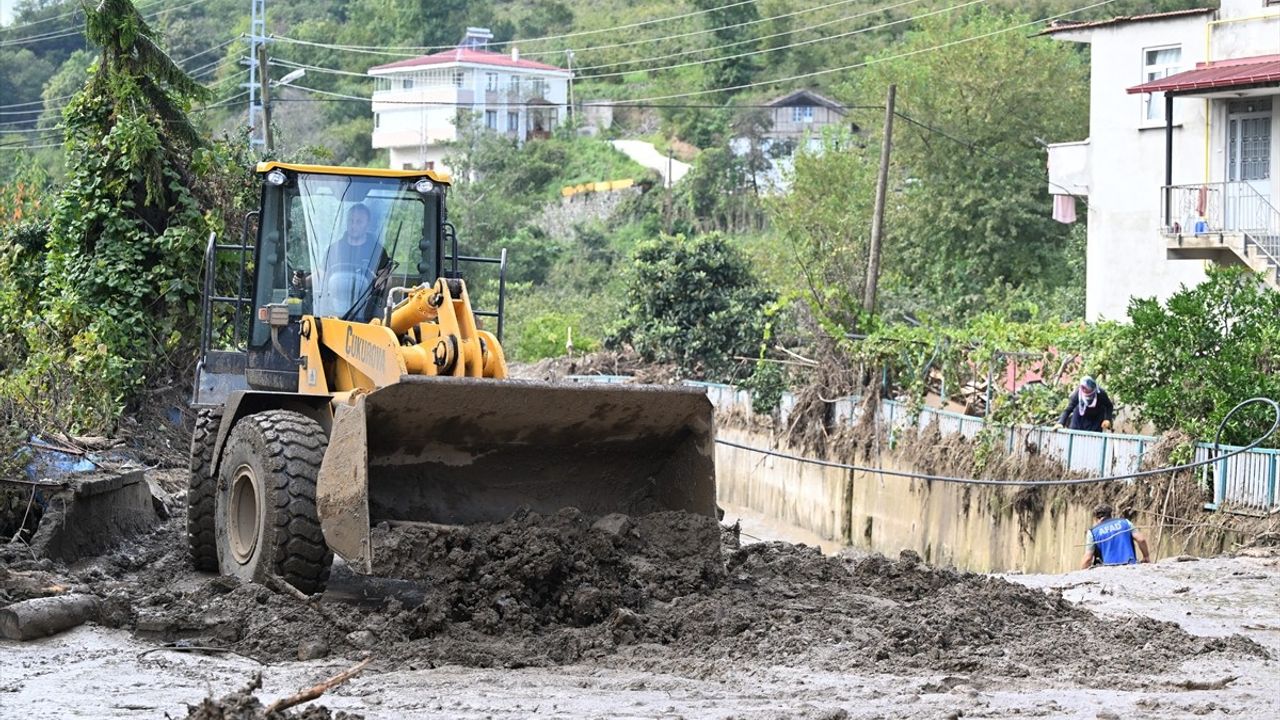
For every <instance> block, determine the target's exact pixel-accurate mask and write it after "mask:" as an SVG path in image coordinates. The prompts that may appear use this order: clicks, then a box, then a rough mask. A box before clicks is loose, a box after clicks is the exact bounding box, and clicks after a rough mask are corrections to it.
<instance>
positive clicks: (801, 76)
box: [635, 0, 1115, 103]
mask: <svg viewBox="0 0 1280 720" xmlns="http://www.w3.org/2000/svg"><path fill="white" fill-rule="evenodd" d="M1113 2H1115V0H1100V1H1099V2H1095V3H1092V4H1090V5H1085V6H1083V7H1078V8H1076V9H1074V10H1068V11H1066V12H1062V13H1058V14H1056V15H1050V16H1048V17H1044V18H1040V19H1038V20H1030V21H1027V22H1022V23H1018V24H1016V25H1009V26H1007V27H1004V28H1001V29H999V30H993V31H991V32H987V33H982V34H980V35H974V36H972V37H967V38H960V39H958V40H952V41H949V42H945V43H941V44H939V45H933V46H930V47H926V48H917V49H915V50H911V51H909V52H904V53H899V54H897V55H890V56H886V57H881V58H872V59H870V60H865V61H863V62H860V63H854V64H852V65H842V66H840V67H833V68H823V69H821V70H813V71H811V72H807V73H800V74H798V75H790V76H788V77H781V78H772V79H770V80H757V81H755V82H749V83H742V84H740V85H731V86H726V87H719V88H707V89H705V90H690V91H687V92H682V93H669V94H667V95H654V96H652V97H646V98H638V99H637V100H636V101H635V102H638V103H646V102H654V101H657V100H678V99H680V98H686V97H697V96H699V95H710V94H712V93H720V92H730V91H734V90H746V89H748V88H753V87H760V86H763V85H774V84H777V83H785V82H791V81H793V80H805V79H808V78H813V77H819V76H822V75H830V74H831V73H837V72H844V71H847V70H857V69H859V68H864V67H868V66H871V65H877V64H879V63H883V62H889V61H892V60H902V59H904V58H908V57H913V56H915V55H922V54H924V53H928V52H934V51H937V50H945V49H946V48H949V47H954V46H956V45H963V44H965V43H970V42H974V41H976V40H984V39H986V38H989V37H994V36H996V35H1003V34H1004V33H1008V32H1013V31H1014V30H1020V29H1022V28H1026V27H1030V26H1032V25H1040V24H1042V23H1046V22H1050V21H1052V20H1057V19H1060V18H1064V17H1067V16H1069V15H1075V14H1077V13H1082V12H1084V11H1086V10H1092V9H1094V8H1099V7H1102V6H1104V5H1110V4H1111V3H1113Z"/></svg>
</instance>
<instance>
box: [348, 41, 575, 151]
mask: <svg viewBox="0 0 1280 720" xmlns="http://www.w3.org/2000/svg"><path fill="white" fill-rule="evenodd" d="M492 38H493V34H492V33H491V32H489V30H488V29H485V28H467V34H466V37H464V38H463V40H462V42H461V43H459V45H458V47H457V48H454V49H452V50H445V51H443V52H438V53H434V54H431V55H423V56H421V57H416V58H410V59H407V60H400V61H397V62H393V63H387V64H385V65H378V66H376V67H372V68H369V70H368V74H369V75H371V76H373V77H375V78H377V80H376V86H375V88H374V91H373V147H374V149H382V148H386V149H388V150H389V151H390V155H391V162H390V165H391V167H392V168H395V169H406V170H409V169H424V168H425V169H433V170H440V171H443V172H449V168H448V167H446V166H445V164H444V156H445V152H446V151H445V148H444V143H447V142H449V141H452V140H455V139H457V137H458V134H457V128H458V123H459V122H460V121H465V119H466V118H467V116H468V114H471V117H473V118H474V119H475V121H477V122H479V123H482V124H483V125H484V127H485V128H487V129H488V130H491V131H493V132H499V133H505V134H507V135H509V136H511V137H513V138H516V139H518V140H519V141H520V142H524V141H526V140H531V139H536V138H539V137H546V136H548V135H550V133H551V132H552V131H553V130H555V129H556V128H557V127H558V126H559V125H560V123H561V122H563V121H564V118H565V117H566V112H567V109H568V108H567V101H568V94H569V92H568V87H569V78H570V76H571V73H570V72H569V71H568V70H565V69H563V68H560V67H556V66H555V65H548V64H547V63H543V62H538V61H535V60H529V59H526V58H521V57H520V52H519V50H518V49H516V48H515V47H514V46H512V47H511V50H510V52H501V53H500V52H492V51H490V50H488V43H489V41H490V40H491V39H492Z"/></svg>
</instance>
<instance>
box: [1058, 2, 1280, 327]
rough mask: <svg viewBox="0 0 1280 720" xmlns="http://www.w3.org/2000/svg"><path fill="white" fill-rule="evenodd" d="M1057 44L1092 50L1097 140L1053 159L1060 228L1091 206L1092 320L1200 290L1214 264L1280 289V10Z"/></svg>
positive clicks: (1176, 16)
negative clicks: (1144, 300)
mask: <svg viewBox="0 0 1280 720" xmlns="http://www.w3.org/2000/svg"><path fill="white" fill-rule="evenodd" d="M1045 34H1047V35H1050V36H1051V37H1053V38H1055V39H1058V40H1064V41H1068V42H1079V43H1087V44H1088V45H1089V47H1090V63H1091V72H1090V77H1091V80H1090V82H1091V86H1090V94H1089V97H1090V100H1089V102H1090V107H1089V137H1088V138H1087V139H1084V140H1079V141H1076V142H1064V143H1058V144H1054V145H1050V146H1049V192H1050V193H1053V194H1054V195H1055V196H1056V197H1055V205H1054V213H1055V217H1058V218H1059V219H1061V220H1064V221H1065V220H1071V219H1072V218H1074V216H1075V212H1074V205H1075V199H1076V198H1082V199H1084V200H1085V202H1086V203H1087V205H1086V207H1087V213H1088V221H1089V228H1088V250H1087V256H1086V278H1085V287H1086V300H1085V305H1086V314H1087V317H1088V319H1090V320H1095V319H1098V318H1107V319H1122V318H1124V317H1126V315H1127V308H1128V305H1129V300H1130V298H1132V297H1153V296H1154V297H1158V298H1160V299H1164V298H1167V297H1168V296H1169V295H1171V294H1173V293H1174V292H1176V291H1177V290H1178V288H1179V286H1181V285H1183V284H1187V285H1194V284H1196V283H1198V282H1200V281H1201V280H1202V279H1203V278H1204V261H1205V260H1213V261H1216V262H1219V263H1221V264H1244V265H1249V266H1251V267H1253V268H1255V269H1257V270H1259V271H1262V272H1264V273H1265V276H1266V278H1267V282H1269V283H1270V284H1272V285H1274V286H1276V287H1277V288H1280V210H1278V208H1280V182H1276V181H1275V180H1274V178H1275V177H1276V176H1277V175H1278V174H1280V153H1277V152H1276V151H1275V143H1274V141H1273V138H1275V137H1277V136H1280V0H1222V3H1221V8H1209V7H1206V8H1198V9H1190V10H1178V11H1174V12H1165V13H1156V14H1150V15H1136V16H1129V17H1117V18H1112V19H1110V20H1099V21H1091V22H1069V23H1057V24H1055V25H1052V26H1050V27H1049V28H1048V29H1047V30H1046V31H1045Z"/></svg>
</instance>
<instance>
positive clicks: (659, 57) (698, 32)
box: [528, 0, 922, 77]
mask: <svg viewBox="0 0 1280 720" xmlns="http://www.w3.org/2000/svg"><path fill="white" fill-rule="evenodd" d="M855 1H856V0H841V1H840V2H834V3H829V4H827V5H821V6H819V7H815V8H810V9H808V10H798V11H796V12H791V13H787V14H785V15H775V16H773V17H771V18H762V19H760V20H751V21H748V22H743V23H738V24H736V25H726V26H724V27H720V28H706V29H703V30H694V31H691V32H687V33H680V34H678V35H668V36H667V37H661V38H646V39H643V40H631V41H628V42H624V43H617V44H615V45H602V46H599V47H595V48H574V52H582V53H585V52H590V51H592V50H603V49H608V48H615V47H625V46H628V45H638V44H640V43H647V42H662V41H664V40H674V39H676V38H681V37H687V36H690V35H701V34H703V33H709V32H717V31H720V30H731V29H734V28H739V27H743V26H745V25H751V24H754V23H759V22H768V21H770V20H778V19H781V18H786V17H791V16H793V15H799V14H801V13H808V12H814V11H817V10H823V9H826V8H830V7H834V6H836V5H844V4H846V3H849V2H855ZM921 1H922V0H903V2H900V3H898V4H896V5H889V6H887V7H884V8H875V9H872V10H863V11H862V12H859V13H854V14H853V15H845V16H843V17H838V18H836V19H834V20H825V21H823V22H820V23H817V24H815V25H809V26H807V27H803V28H798V29H794V30H783V31H781V32H776V33H773V34H772V35H761V36H759V37H751V38H746V39H744V40H737V41H734V42H731V43H726V44H724V45H720V46H718V47H716V48H693V49H690V50H682V51H681V52H677V53H670V54H667V55H657V56H654V57H650V58H645V59H642V60H620V61H618V62H614V63H601V64H599V65H586V66H582V67H579V68H577V69H578V70H596V69H599V68H604V67H615V66H617V65H633V64H636V63H641V62H649V61H651V60H666V59H667V58H673V57H680V56H682V55H690V54H692V53H699V52H708V51H710V50H713V49H724V48H730V47H734V46H735V45H743V44H746V43H755V42H760V41H762V40H771V39H773V38H776V37H783V36H785V35H791V34H792V33H799V32H807V31H810V30H817V29H818V28H823V27H826V26H828V25H835V24H836V23H842V22H845V21H847V20H856V19H857V18H860V17H865V16H867V15H874V14H876V13H880V12H888V11H890V10H896V9H898V8H900V7H904V6H906V5H914V4H915V3H918V2H921ZM528 54H530V55H533V54H534V53H528ZM592 77H597V76H592Z"/></svg>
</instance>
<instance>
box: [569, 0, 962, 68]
mask: <svg viewBox="0 0 1280 720" xmlns="http://www.w3.org/2000/svg"><path fill="white" fill-rule="evenodd" d="M984 2H987V0H966V1H965V2H962V3H958V4H956V5H950V6H948V7H945V8H939V9H937V10H931V11H929V12H927V13H922V14H920V15H913V16H911V17H905V18H899V19H897V20H890V21H888V22H883V23H880V24H879V25H871V26H869V27H865V28H858V29H856V30H849V31H847V32H842V33H837V34H835V35H823V36H820V37H816V38H809V39H808V40H800V41H797V42H794V43H791V44H789V45H779V46H778V47H771V48H763V49H760V50H751V51H749V52H744V53H738V54H736V55H725V56H722V57H713V58H704V59H702V60H690V61H688V62H682V63H675V64H673V65H664V66H662V67H655V68H637V69H634V70H618V71H615V72H607V73H597V74H595V75H586V76H583V78H582V79H583V80H599V79H601V78H610V77H621V76H623V75H631V74H633V73H637V72H649V73H652V72H662V71H664V70H675V69H677V68H682V67H689V66H691V65H707V64H710V63H719V62H725V61H728V60H738V59H740V58H745V57H752V56H754V55H767V54H769V53H772V52H778V51H779V50H790V49H792V48H797V47H803V46H805V45H813V44H815V43H820V42H828V41H831V40H839V39H841V38H846V37H851V36H854V35H861V34H863V33H868V32H872V31H873V30H883V29H885V28H887V27H892V26H894V25H901V24H903V23H909V22H914V21H916V20H922V19H924V18H927V17H933V16H934V15H941V14H943V13H949V12H953V11H956V10H961V9H964V8H967V7H970V6H972V5H977V4H979V3H984ZM721 47H727V46H721ZM719 49H720V47H713V48H707V49H706V50H705V51H703V52H712V51H715V50H719ZM636 62H644V61H641V60H637V61H636Z"/></svg>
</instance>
